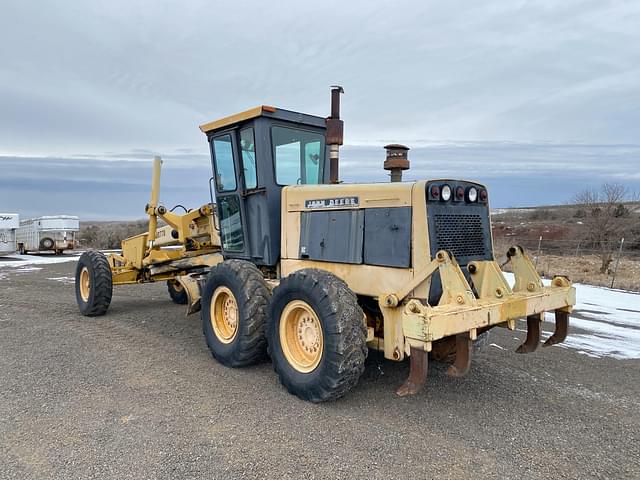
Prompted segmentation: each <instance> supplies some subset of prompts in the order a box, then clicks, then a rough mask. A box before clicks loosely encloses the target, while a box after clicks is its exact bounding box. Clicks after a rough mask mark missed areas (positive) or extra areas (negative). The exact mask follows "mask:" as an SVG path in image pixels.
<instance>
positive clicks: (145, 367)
mask: <svg viewBox="0 0 640 480" xmlns="http://www.w3.org/2000/svg"><path fill="white" fill-rule="evenodd" d="M39 268H41V269H40V270H35V269H22V270H19V269H15V268H11V269H9V268H5V269H0V273H2V275H0V478H2V479H8V478H15V479H28V478H56V479H57V478H70V479H71V478H73V479H84V478H114V479H116V478H117V479H124V478H150V479H155V478H161V479H164V478H167V479H168V478H220V479H227V478H264V477H269V478H421V479H422V478H456V479H460V478H475V479H477V478H518V479H523V478H545V479H548V478H590V477H593V478H640V360H618V359H614V358H611V357H603V358H591V357H589V356H587V355H583V354H579V353H578V352H577V350H573V349H567V348H559V347H552V348H549V349H544V350H542V349H539V350H538V351H537V352H536V353H534V354H530V355H525V356H521V355H517V354H515V353H513V350H514V349H515V348H516V346H517V345H518V343H519V340H517V339H516V338H515V337H520V338H522V336H523V335H524V334H523V333H521V332H509V331H506V330H503V329H495V330H494V331H493V332H492V333H493V337H492V340H491V342H492V343H493V344H494V345H492V346H490V347H489V348H488V350H487V351H486V352H484V353H483V354H482V355H481V356H479V357H477V358H476V359H475V361H474V365H473V369H472V372H471V374H470V375H469V376H468V377H467V378H465V379H461V380H453V379H450V378H448V377H447V376H446V375H445V367H444V366H439V365H437V364H436V365H432V367H431V370H430V373H429V385H428V389H427V390H426V391H424V392H423V393H421V394H419V395H417V396H414V397H410V398H398V397H397V396H396V395H395V394H394V391H395V388H396V387H397V386H398V385H399V384H401V383H402V381H403V380H404V378H405V376H406V374H407V371H408V365H407V364H395V363H392V362H388V361H385V360H383V359H382V358H381V357H380V356H379V355H377V354H373V353H372V354H370V356H369V359H368V365H367V370H366V373H365V375H364V377H363V378H362V379H361V381H360V383H359V385H358V386H357V387H356V388H355V390H353V391H352V392H351V393H350V394H349V395H348V396H347V397H345V398H343V399H341V400H339V401H337V402H333V403H327V404H321V405H313V404H309V403H305V402H302V401H300V400H298V399H297V398H296V397H293V396H291V395H289V394H288V393H287V392H286V391H285V390H284V389H283V388H282V387H281V386H280V384H279V383H278V380H277V378H276V376H275V374H274V373H273V371H272V368H271V365H270V364H268V363H264V364H262V365H259V366H256V367H253V368H247V369H241V370H233V369H228V368H225V367H223V366H221V365H219V364H218V363H216V362H215V361H214V360H213V359H212V358H211V355H210V354H209V352H208V350H207V347H206V345H205V342H204V339H203V337H202V333H201V326H200V318H199V316H198V315H195V316H191V317H185V316H184V309H183V308H182V307H180V306H177V305H174V304H172V303H171V302H170V300H169V296H168V295H167V292H166V288H165V286H164V285H145V286H134V287H119V288H116V289H115V292H114V298H113V302H112V304H111V308H110V310H109V312H108V314H107V315H106V316H104V317H101V318H97V319H87V318H85V317H82V316H80V315H79V314H78V311H77V307H76V304H75V299H74V293H73V284H72V282H73V274H74V273H73V270H74V268H75V264H74V263H60V264H53V265H43V266H41V267H39Z"/></svg>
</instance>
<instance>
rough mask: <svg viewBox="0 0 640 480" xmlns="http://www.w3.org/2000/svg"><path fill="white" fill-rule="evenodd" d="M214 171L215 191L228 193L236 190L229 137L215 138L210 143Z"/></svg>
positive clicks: (227, 135)
mask: <svg viewBox="0 0 640 480" xmlns="http://www.w3.org/2000/svg"><path fill="white" fill-rule="evenodd" d="M211 144H212V148H213V158H214V162H215V170H216V189H217V190H218V191H219V192H230V191H233V190H235V189H236V186H237V185H236V167H235V165H234V163H233V147H232V145H231V135H229V134H226V135H222V136H220V137H216V138H214V139H213V141H212V142H211Z"/></svg>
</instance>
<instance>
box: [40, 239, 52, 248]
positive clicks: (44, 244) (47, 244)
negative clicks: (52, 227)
mask: <svg viewBox="0 0 640 480" xmlns="http://www.w3.org/2000/svg"><path fill="white" fill-rule="evenodd" d="M55 244H56V243H55V242H54V241H53V239H51V238H49V237H45V238H43V239H42V240H40V248H41V249H42V250H51V249H52V248H53V246H54V245H55Z"/></svg>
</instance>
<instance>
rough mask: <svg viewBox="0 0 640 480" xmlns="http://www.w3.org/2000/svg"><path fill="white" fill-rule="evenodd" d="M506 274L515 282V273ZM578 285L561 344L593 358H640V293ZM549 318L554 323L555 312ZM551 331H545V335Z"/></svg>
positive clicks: (547, 315) (549, 334)
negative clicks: (565, 335) (575, 299)
mask: <svg viewBox="0 0 640 480" xmlns="http://www.w3.org/2000/svg"><path fill="white" fill-rule="evenodd" d="M504 275H505V277H506V278H507V281H508V282H509V283H511V284H512V285H513V283H514V277H513V274H512V273H505V274H504ZM543 281H544V283H545V285H549V284H550V283H551V280H543ZM574 287H576V297H577V303H576V306H575V308H574V310H573V313H572V314H571V318H570V320H569V325H570V327H569V335H568V336H567V339H566V340H565V341H564V343H561V344H559V345H557V346H558V347H561V348H571V349H575V350H577V351H578V353H580V354H581V355H586V356H589V357H593V358H602V357H611V358H616V359H620V360H624V359H640V295H639V294H637V293H633V292H627V291H624V290H614V289H610V288H604V287H594V286H592V285H582V284H580V283H576V284H574ZM545 320H546V321H548V322H551V323H553V321H554V314H553V313H547V314H546V315H545ZM551 334H552V332H548V331H543V332H542V337H543V339H546V338H548V337H549V336H551Z"/></svg>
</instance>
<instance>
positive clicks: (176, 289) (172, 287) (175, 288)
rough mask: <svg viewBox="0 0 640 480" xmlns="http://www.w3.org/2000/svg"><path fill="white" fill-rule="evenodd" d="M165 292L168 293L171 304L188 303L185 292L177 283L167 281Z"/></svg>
mask: <svg viewBox="0 0 640 480" xmlns="http://www.w3.org/2000/svg"><path fill="white" fill-rule="evenodd" d="M167 290H168V291H169V296H170V297H171V300H173V303H177V304H178V305H186V304H187V302H188V301H189V297H188V296H187V291H186V290H185V289H184V287H183V286H182V284H181V283H180V282H179V281H177V280H167Z"/></svg>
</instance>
